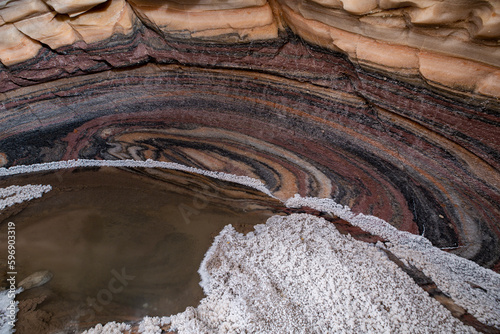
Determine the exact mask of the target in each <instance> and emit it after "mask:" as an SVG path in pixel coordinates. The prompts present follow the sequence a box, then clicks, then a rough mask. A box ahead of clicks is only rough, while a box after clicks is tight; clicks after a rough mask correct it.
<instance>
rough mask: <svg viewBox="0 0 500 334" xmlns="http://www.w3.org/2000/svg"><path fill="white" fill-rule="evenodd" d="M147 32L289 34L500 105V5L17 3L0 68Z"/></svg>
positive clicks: (321, 0)
mask: <svg viewBox="0 0 500 334" xmlns="http://www.w3.org/2000/svg"><path fill="white" fill-rule="evenodd" d="M143 26H146V27H148V28H150V29H153V30H155V31H156V32H157V33H160V34H162V35H163V36H164V37H165V38H166V39H170V38H175V39H190V40H197V41H201V42H203V41H205V42H208V43H210V42H217V43H224V44H233V43H242V42H243V43H245V42H251V41H257V40H273V39H276V38H278V31H279V30H283V29H286V28H290V29H291V30H292V31H293V32H294V33H295V34H297V35H299V36H300V37H301V38H303V39H304V40H306V41H307V42H309V43H312V44H315V45H318V46H321V47H324V48H328V49H331V50H335V51H340V52H343V53H345V54H347V55H348V56H349V58H350V59H351V60H352V61H353V62H354V63H357V64H359V65H360V66H361V67H364V68H366V69H369V70H375V71H378V72H383V73H384V74H386V75H387V76H390V77H395V78H397V79H399V80H404V81H408V82H411V83H413V84H417V85H422V84H424V85H427V86H428V87H429V86H431V87H433V88H434V89H437V90H439V91H443V92H446V93H449V94H455V95H456V94H458V95H460V96H462V97H464V96H465V97H469V96H470V97H476V98H485V99H494V100H497V99H498V98H500V89H499V87H500V47H499V46H500V2H498V1H494V0H489V1H475V0H471V1H458V2H457V1H452V0H444V1H438V0H425V1H416V0H409V1H403V0H366V1H359V0H287V1H285V0H269V1H268V0H236V1H230V2H229V1H215V0H213V1H212V0H202V1H195V0H188V1H182V2H179V1H174V0H167V1H159V0H108V1H105V0H85V1H72V0H43V1H42V0H12V1H5V0H4V1H1V2H0V61H1V62H2V64H3V65H5V66H7V67H9V66H12V65H15V64H18V63H20V62H23V61H26V60H28V59H31V58H34V57H36V56H37V54H38V53H39V51H40V49H42V48H43V47H44V45H45V46H48V47H50V48H51V49H54V50H55V49H58V48H60V47H63V46H67V45H72V44H75V43H77V42H79V41H83V42H85V43H87V44H91V43H96V42H100V41H105V40H107V39H109V38H110V37H111V36H113V35H120V34H123V35H127V34H131V33H132V32H133V31H136V30H137V29H140V28H141V27H143Z"/></svg>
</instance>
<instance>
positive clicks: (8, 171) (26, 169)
mask: <svg viewBox="0 0 500 334" xmlns="http://www.w3.org/2000/svg"><path fill="white" fill-rule="evenodd" d="M77 167H144V168H167V169H174V170H181V171H185V172H190V173H196V174H201V175H205V176H209V177H213V178H216V179H220V180H224V181H229V182H234V183H239V184H242V185H245V186H248V187H252V188H255V189H257V190H259V191H261V192H263V193H265V194H267V195H269V196H271V197H273V198H275V197H274V196H273V195H272V194H271V192H270V191H269V189H267V188H266V186H265V185H264V184H263V183H262V182H261V181H259V180H257V179H254V178H251V177H248V176H238V175H233V174H227V173H223V172H212V171H206V170H203V169H199V168H193V167H188V166H184V165H181V164H178V163H175V162H165V161H154V160H151V159H148V160H146V161H140V160H131V159H127V160H92V159H77V160H67V161H55V162H46V163H41V164H33V165H27V166H26V165H20V166H13V167H10V168H3V167H2V168H0V177H2V176H8V175H16V174H24V173H34V172H40V171H47V170H57V169H66V168H77Z"/></svg>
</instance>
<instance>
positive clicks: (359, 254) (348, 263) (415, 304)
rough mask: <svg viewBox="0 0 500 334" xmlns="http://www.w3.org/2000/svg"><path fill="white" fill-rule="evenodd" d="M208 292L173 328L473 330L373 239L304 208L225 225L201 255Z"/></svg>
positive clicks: (184, 330)
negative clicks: (249, 223) (242, 225)
mask: <svg viewBox="0 0 500 334" xmlns="http://www.w3.org/2000/svg"><path fill="white" fill-rule="evenodd" d="M199 273H200V275H201V278H202V280H201V286H202V288H203V290H204V292H205V294H206V295H207V297H206V298H204V299H203V300H202V301H201V302H200V305H199V306H198V307H197V308H193V307H188V308H187V309H186V311H184V312H182V313H179V314H177V315H174V316H172V317H171V320H172V328H174V329H175V330H177V331H178V332H179V333H475V332H476V331H475V329H473V328H472V327H468V326H466V325H464V324H463V323H462V322H460V321H459V320H458V319H456V318H454V317H453V316H452V315H451V314H450V313H449V311H448V310H446V309H445V308H444V307H443V306H442V305H441V304H440V303H439V302H437V301H436V300H435V299H433V298H431V297H429V295H428V294H427V293H426V292H424V291H423V290H422V289H420V288H419V287H418V286H417V285H416V284H415V282H414V281H413V280H412V279H411V278H410V277H409V276H408V275H407V274H406V273H404V272H403V271H402V270H401V269H400V268H399V267H398V266H397V265H396V264H394V263H393V262H392V261H390V260H389V259H388V258H387V255H386V254H385V253H384V252H383V251H382V250H381V249H379V248H378V247H376V246H374V245H371V244H367V243H364V242H361V241H357V240H355V239H353V238H352V237H351V236H344V235H342V234H340V233H339V232H338V231H337V230H336V228H335V227H334V225H333V224H331V223H329V222H328V221H326V220H324V219H323V218H319V217H316V216H312V215H308V214H292V215H290V216H287V217H283V216H273V217H271V218H269V220H268V221H267V223H266V224H265V225H258V226H256V228H255V232H254V233H253V232H252V233H249V234H247V235H246V236H245V235H243V234H240V233H238V232H236V231H235V230H234V228H233V227H232V226H231V225H228V226H226V227H225V228H224V229H223V230H222V232H221V233H220V234H219V235H218V236H217V237H216V239H215V241H214V243H213V245H212V247H211V248H210V249H209V250H208V252H207V253H206V255H205V258H204V260H203V262H202V264H201V267H200V270H199Z"/></svg>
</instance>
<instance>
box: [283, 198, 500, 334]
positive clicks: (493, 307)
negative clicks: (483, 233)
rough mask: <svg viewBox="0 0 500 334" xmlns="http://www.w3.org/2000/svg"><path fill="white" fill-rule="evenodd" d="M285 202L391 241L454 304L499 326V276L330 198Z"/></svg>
mask: <svg viewBox="0 0 500 334" xmlns="http://www.w3.org/2000/svg"><path fill="white" fill-rule="evenodd" d="M285 204H286V205H287V206H288V207H301V206H309V207H311V208H313V209H316V210H319V211H324V212H330V213H332V214H333V215H336V216H338V217H340V218H342V219H344V220H346V221H348V222H349V223H351V224H352V225H355V226H358V227H360V228H361V229H363V230H365V231H367V232H370V233H371V234H374V235H378V236H381V237H382V238H384V239H386V240H388V241H390V242H389V243H387V244H385V247H387V249H388V250H389V251H391V252H392V253H393V254H395V255H396V256H397V257H398V258H399V259H401V260H402V261H404V262H406V263H408V264H411V265H413V266H415V267H417V268H418V269H419V270H421V271H422V272H423V273H424V274H425V275H427V276H428V277H430V278H431V279H432V280H433V281H434V282H435V283H436V285H437V287H438V288H439V289H440V290H441V291H443V292H445V293H446V294H448V295H449V296H450V297H451V298H452V299H453V300H454V301H455V303H456V304H457V305H460V306H461V307H463V308H465V309H466V310H467V312H469V313H470V314H472V315H473V316H475V317H476V318H477V319H478V320H479V321H481V322H483V323H485V324H487V325H490V326H494V327H496V328H500V275H499V274H497V273H495V272H494V271H492V270H490V269H486V268H483V267H481V266H479V265H478V264H476V263H474V262H472V261H469V260H467V259H464V258H461V257H459V256H456V255H454V254H450V253H446V252H444V251H442V250H440V249H438V248H436V247H433V246H432V244H431V243H430V241H429V240H427V239H425V238H424V237H422V236H419V235H414V234H411V233H408V232H403V231H399V230H398V229H396V228H395V227H393V226H391V225H389V224H388V223H387V222H385V221H384V220H382V219H380V218H377V217H373V216H367V215H363V214H358V215H356V214H354V213H353V212H352V211H351V209H350V208H348V207H344V206H342V205H339V204H337V203H335V202H334V201H333V200H331V199H319V198H313V197H305V198H302V197H300V196H298V195H295V197H293V198H290V199H289V200H288V201H287V202H286V203H285ZM478 287H480V288H478Z"/></svg>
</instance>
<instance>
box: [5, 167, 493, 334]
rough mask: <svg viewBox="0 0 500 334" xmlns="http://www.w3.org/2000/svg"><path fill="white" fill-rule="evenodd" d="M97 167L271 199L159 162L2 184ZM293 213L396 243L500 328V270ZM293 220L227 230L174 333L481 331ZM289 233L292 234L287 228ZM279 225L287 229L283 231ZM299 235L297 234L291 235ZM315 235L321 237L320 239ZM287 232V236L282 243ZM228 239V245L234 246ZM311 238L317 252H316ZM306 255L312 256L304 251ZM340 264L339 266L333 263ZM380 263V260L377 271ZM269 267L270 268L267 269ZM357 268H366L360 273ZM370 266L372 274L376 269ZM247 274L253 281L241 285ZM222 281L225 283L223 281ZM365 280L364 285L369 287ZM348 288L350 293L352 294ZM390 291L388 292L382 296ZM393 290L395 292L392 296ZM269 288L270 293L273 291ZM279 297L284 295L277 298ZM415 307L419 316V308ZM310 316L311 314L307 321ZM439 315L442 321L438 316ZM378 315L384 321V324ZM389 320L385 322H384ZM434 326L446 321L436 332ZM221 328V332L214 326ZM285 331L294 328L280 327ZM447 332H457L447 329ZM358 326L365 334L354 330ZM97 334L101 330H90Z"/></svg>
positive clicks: (305, 221)
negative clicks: (180, 177) (166, 171)
mask: <svg viewBox="0 0 500 334" xmlns="http://www.w3.org/2000/svg"><path fill="white" fill-rule="evenodd" d="M95 166H112V167H159V168H171V169H177V170H183V171H188V172H194V173H199V174H203V175H207V176H210V177H215V178H219V179H222V180H227V181H231V182H236V183H240V184H244V185H247V186H250V187H253V188H256V189H258V190H260V191H263V192H264V193H266V194H268V195H271V194H270V192H269V190H268V189H267V188H265V186H264V185H263V184H262V183H261V182H260V181H259V180H255V179H252V178H249V177H244V176H234V175H231V174H226V173H220V172H207V171H204V170H199V169H196V168H191V167H187V166H183V165H180V164H176V163H168V162H158V161H152V160H147V161H135V160H117V161H115V160H112V161H110V160H70V161H60V162H52V163H44V164H37V165H31V166H15V167H11V168H9V169H6V168H0V176H5V175H15V174H20V173H32V172H37V171H43V170H54V169H61V168H74V167H95ZM49 187H50V186H49ZM5 189H8V188H5ZM5 189H2V191H3V192H1V193H0V198H2V197H5V196H9V195H10V194H11V193H12V190H7V191H6V190H5ZM13 189H14V188H13ZM47 191H48V190H47ZM3 194H6V195H3ZM271 196H272V195H271ZM286 205H287V206H288V207H301V206H309V207H312V208H315V209H317V210H320V211H324V212H331V213H332V214H334V215H336V216H338V217H340V218H342V219H344V220H346V221H349V222H350V223H351V224H353V225H356V226H359V227H360V228H362V229H363V230H366V231H368V232H370V233H372V234H374V235H379V236H381V237H383V238H384V239H386V240H389V241H390V243H386V244H385V245H381V244H380V243H379V244H378V245H377V246H378V247H387V248H388V249H389V250H390V251H391V252H393V253H394V254H396V255H397V256H398V257H399V258H400V259H401V260H402V261H403V262H405V263H409V264H412V265H414V266H416V267H417V268H419V269H420V270H422V271H423V272H424V273H425V274H426V275H428V276H429V277H431V278H432V279H433V280H434V281H435V282H436V284H437V285H438V287H439V288H440V289H441V290H442V291H444V292H445V293H448V294H449V295H450V296H451V297H452V298H453V299H454V300H455V301H456V302H457V304H459V305H461V306H462V307H464V308H466V309H467V311H468V312H469V313H471V314H473V315H474V316H476V317H477V318H478V319H479V320H480V321H483V322H485V323H487V324H489V325H491V326H496V327H497V328H498V327H499V321H500V320H499V319H500V316H499V315H498V313H499V312H500V307H499V303H500V302H499V301H500V298H499V296H500V292H499V290H500V275H498V274H496V273H495V272H493V271H491V270H489V269H485V268H482V267H480V266H478V265H477V264H475V263H473V262H471V261H468V260H466V259H463V258H460V257H458V256H455V255H453V254H449V253H445V252H442V251H441V250H439V249H437V248H435V247H433V246H432V245H431V243H430V242H429V241H428V240H427V239H425V238H423V237H421V236H416V235H413V234H411V233H408V232H403V231H399V230H397V229H396V228H394V227H393V226H391V225H389V224H388V223H387V222H385V221H383V220H382V219H379V218H376V217H373V216H366V215H363V214H358V215H356V214H354V213H353V212H352V211H351V210H350V209H349V208H348V207H345V206H342V205H339V204H337V203H335V202H334V201H333V200H330V199H319V198H313V197H306V198H302V197H300V196H298V195H295V197H293V198H290V199H289V200H288V201H287V202H286ZM290 217H293V218H286V219H285V218H282V217H279V216H275V217H272V218H271V219H269V221H268V223H267V224H266V225H259V226H258V227H257V228H256V232H255V233H249V234H248V235H247V236H243V235H241V234H238V233H236V232H235V231H234V229H233V228H232V227H231V226H230V225H229V226H226V228H225V229H224V230H223V231H222V232H221V234H220V235H219V236H218V237H217V238H216V239H215V241H214V244H213V245H212V247H211V248H210V250H209V251H208V252H207V254H206V255H205V259H204V261H203V263H202V265H201V267H200V271H199V272H200V275H201V276H202V282H201V283H200V284H201V285H202V287H203V288H204V290H205V292H206V293H207V297H206V298H204V299H203V300H202V301H201V303H200V306H199V307H198V308H196V309H195V308H192V307H189V308H187V309H186V311H185V312H183V313H180V314H178V315H176V316H172V317H171V319H172V322H173V325H174V327H177V329H178V330H179V332H181V333H182V332H183V330H184V329H186V330H188V332H190V331H191V332H192V328H197V326H198V327H199V329H200V330H201V327H203V326H205V329H206V330H205V331H204V332H207V333H210V332H228V333H229V332H245V331H250V332H254V331H260V330H259V329H258V327H259V326H261V327H266V326H267V327H266V328H269V330H266V331H267V332H273V331H275V332H283V330H285V331H287V332H324V330H325V328H327V327H325V326H326V325H327V324H326V322H327V321H326V319H327V313H328V312H330V313H331V314H330V316H333V317H338V318H340V319H336V322H335V323H333V324H330V325H333V326H335V328H334V329H332V330H335V332H338V333H350V332H363V331H365V329H366V331H371V329H370V328H377V329H376V331H377V332H384V331H387V332H391V331H393V329H394V328H393V327H394V326H395V324H398V325H399V326H401V327H400V328H399V329H398V330H396V332H406V329H408V328H411V326H416V327H415V328H413V332H415V333H430V332H436V331H437V332H445V331H448V328H449V330H452V329H453V332H457V333H458V332H460V333H468V332H475V331H474V330H473V329H472V328H470V327H467V326H464V325H463V324H462V323H460V322H459V321H458V320H456V319H455V318H452V317H451V315H450V314H449V312H448V311H446V310H445V309H444V308H443V307H442V306H441V305H440V304H439V303H438V302H437V301H435V300H434V299H431V298H430V297H428V296H427V295H426V294H425V293H423V291H422V290H421V289H420V288H418V287H417V286H416V285H415V284H414V282H413V281H412V280H411V279H410V278H409V277H408V276H407V275H406V274H405V273H403V272H402V271H401V270H400V269H399V268H397V266H396V265H395V264H394V263H392V262H390V261H388V260H387V259H386V258H385V257H384V256H385V255H384V256H381V255H380V254H381V253H380V250H379V251H378V253H377V252H376V251H374V249H376V247H374V246H371V245H368V244H365V243H361V242H358V241H355V240H353V239H352V238H350V237H345V236H341V235H340V234H339V233H338V232H337V231H336V229H335V228H334V227H333V226H332V225H331V224H327V225H326V226H323V227H321V226H316V227H314V228H312V227H311V226H312V225H314V224H311V222H314V221H316V222H318V221H319V222H320V223H321V224H325V222H326V221H323V220H322V219H320V218H317V217H315V216H312V215H305V214H303V215H292V216H290ZM296 217H300V219H298V218H296ZM287 219H293V221H292V223H291V224H290V223H289V222H285V221H286V220H287ZM321 224H320V225H321ZM281 225H283V226H281ZM285 225H286V226H288V227H287V228H284V227H285ZM276 226H281V227H280V228H278V229H277V230H276ZM290 227H292V228H293V230H290V231H289V228H290ZM298 227H300V229H299V230H300V231H299V232H300V233H302V234H303V236H302V237H301V239H300V240H301V242H302V243H303V244H302V245H300V244H298V243H297V242H298V239H297V228H298ZM280 229H281V230H280ZM311 229H312V230H314V231H315V232H314V233H312V234H311V232H310V231H311ZM280 231H281V233H284V234H281V235H280ZM300 233H299V235H300ZM315 233H316V234H317V235H316V234H315ZM304 236H306V237H307V236H309V237H308V238H305V237H304ZM329 239H331V240H330V243H328V240H329ZM225 240H227V241H226V242H225V243H224V242H223V241H225ZM304 240H307V241H308V242H311V243H312V244H309V247H308V244H307V243H306V242H305V241H304ZM290 241H293V244H290V243H289V242H290ZM287 242H288V244H286V243H287ZM235 243H236V244H240V246H243V245H245V247H246V248H245V247H242V248H241V249H239V248H238V249H231V250H230V251H229V252H227V253H224V252H223V251H227V250H228V249H225V247H226V245H227V247H230V246H234V244H235ZM318 243H319V244H324V245H326V246H327V247H326V250H327V251H326V252H327V253H326V254H325V253H324V252H325V249H321V248H320V247H319V245H318ZM252 245H253V246H252ZM339 245H340V246H339ZM297 246H301V247H297ZM259 247H260V248H259ZM276 248H278V249H276ZM299 249H301V250H302V253H300V252H299V253H297V251H298V250H299ZM245 252H247V253H248V252H249V253H248V255H251V259H253V261H257V263H252V262H251V261H252V260H251V259H250V260H249V261H250V263H249V262H248V261H243V260H244V258H246V257H247V255H245V256H243V259H242V258H241V254H247V253H245ZM273 254H274V255H273ZM318 256H319V257H318ZM332 256H333V258H332V259H330V260H328V261H327V260H326V259H328V258H329V257H332ZM350 256H351V257H352V256H354V257H355V258H351V257H350ZM268 258H269V259H268ZM346 259H347V260H346ZM367 259H368V260H367ZM259 261H260V262H259ZM269 261H270V262H269ZM374 262H377V264H376V265H375V266H374ZM379 262H380V263H379ZM259 263H260V266H258V264H259ZM354 263H356V264H357V265H353V264H354ZM308 266H309V267H308ZM366 268H371V269H369V270H366ZM254 269H255V270H254ZM381 272H384V273H385V274H384V275H382V276H383V277H379V276H380V273H381ZM318 273H319V274H318ZM245 275H247V276H248V277H245V278H244V279H243V280H238V278H240V279H241V278H242V277H244V276H245ZM332 275H333V276H332ZM335 275H336V276H335ZM363 275H364V276H363ZM334 277H340V278H334ZM391 277H392V278H393V280H392V281H391ZM221 278H223V280H222V281H221ZM360 278H363V279H362V280H361V281H360ZM372 278H373V279H372ZM387 279H389V281H388V282H386V280H387ZM304 280H305V281H307V282H305V281H304ZM380 282H384V283H383V284H381V283H380ZM247 283H248V284H247ZM398 284H399V285H398ZM343 285H344V288H342V286H343ZM473 285H476V286H480V287H481V288H483V289H484V290H486V291H487V292H485V291H483V289H477V288H473ZM318 287H319V288H318ZM381 288H382V291H380V289H381ZM388 289H395V290H393V291H392V292H389V290H388ZM264 290H265V291H267V293H263V292H262V291H264ZM272 292H277V294H276V293H274V294H273V293H272ZM245 293H246V294H245ZM415 293H416V295H414V294H415ZM328 294H329V295H328ZM422 294H423V295H422ZM257 295H260V296H261V297H262V299H256V297H257ZM249 296H251V297H250V299H245V298H248V297H249ZM333 297H336V298H333ZM424 297H426V298H424ZM301 298H303V299H301ZM332 298H333V299H332ZM400 298H402V299H400ZM405 298H406V299H405ZM330 299H331V300H330ZM415 301H418V302H415ZM424 301H426V303H425V304H422V305H419V303H423V302H424ZM377 302H378V304H377ZM325 303H326V304H328V303H334V304H335V303H343V304H337V306H340V308H339V309H337V308H332V307H331V306H329V307H326V308H325V305H326V304H325ZM392 303H394V304H392ZM391 306H394V307H391ZM413 307H416V309H415V310H414V309H413ZM436 308H437V309H436ZM306 309H307V310H308V311H310V313H304V311H305V310H306ZM431 309H432V310H431ZM325 310H326V312H327V313H325ZM419 310H427V311H423V312H422V311H419ZM252 312H253V313H252ZM346 312H347V313H346ZM352 312H355V313H354V314H353V313H352ZM363 312H365V313H363ZM407 312H409V313H408V315H409V316H410V318H409V319H405V315H406V314H407ZM420 312H422V314H420ZM426 312H427V313H426ZM428 312H430V313H428ZM371 313H373V315H372V314H371ZM339 314H340V317H339ZM359 314H364V316H358V315H359ZM415 315H418V316H415ZM429 315H432V316H431V317H430V318H429ZM315 316H317V317H318V318H315ZM376 317H378V318H381V319H377V320H374V319H375V318H376ZM384 317H385V318H384ZM390 317H392V318H390ZM443 317H444V318H443ZM165 319H169V318H168V317H163V318H158V317H155V318H149V317H146V318H144V320H143V322H141V326H142V327H141V330H142V331H141V332H142V333H156V332H157V330H158V329H159V325H160V324H164V323H163V322H162V321H165V323H167V322H166V321H167V320H165ZM383 319H385V321H381V320H383ZM389 319H390V320H389ZM432 321H438V322H439V323H438V324H436V323H434V324H433V325H431V323H432ZM214 322H215V323H217V324H219V325H217V324H216V325H214ZM284 324H285V325H286V324H288V325H289V326H290V327H279V326H281V325H284ZM122 325H125V324H119V323H115V322H112V323H109V324H107V325H105V326H102V325H98V326H96V327H95V328H93V329H92V330H97V329H98V328H99V330H100V331H99V332H96V333H103V334H104V333H121V332H122V331H123V330H125V329H126V327H122ZM235 325H240V327H235ZM271 325H273V326H275V325H278V327H273V328H274V329H273V328H270V327H269V326H271ZM445 325H446V326H451V327H443V326H445ZM192 326H195V327H192ZM206 326H214V327H206ZM231 326H232V327H231ZM242 326H243V327H242ZM245 326H246V327H245ZM353 326H354V327H356V326H358V327H357V328H356V329H353V328H354V327H353ZM370 326H371V327H370ZM373 326H375V327H373ZM391 326H393V327H391ZM409 326H410V327H409ZM429 326H431V327H429ZM432 326H435V327H432ZM457 326H458V327H457ZM121 328H123V329H121ZM383 328H389V329H387V330H385V329H383ZM202 332H203V331H202ZM87 333H88V334H90V333H94V332H89V331H87Z"/></svg>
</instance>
